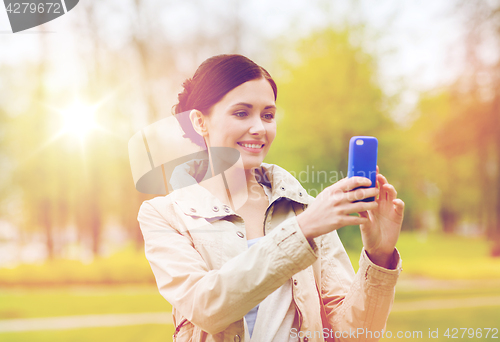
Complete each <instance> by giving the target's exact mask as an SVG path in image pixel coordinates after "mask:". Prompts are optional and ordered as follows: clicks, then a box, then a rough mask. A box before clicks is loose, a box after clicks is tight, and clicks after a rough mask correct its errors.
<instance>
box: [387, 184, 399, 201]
mask: <svg viewBox="0 0 500 342" xmlns="http://www.w3.org/2000/svg"><path fill="white" fill-rule="evenodd" d="M384 189H385V191H386V192H387V200H388V201H391V202H392V201H394V200H395V199H396V198H397V197H398V192H397V191H396V189H395V188H394V186H392V185H391V184H384Z"/></svg>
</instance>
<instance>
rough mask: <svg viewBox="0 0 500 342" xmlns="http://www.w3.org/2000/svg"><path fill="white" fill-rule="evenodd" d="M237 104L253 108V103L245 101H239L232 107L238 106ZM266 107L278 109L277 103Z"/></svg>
mask: <svg viewBox="0 0 500 342" xmlns="http://www.w3.org/2000/svg"><path fill="white" fill-rule="evenodd" d="M237 106H245V107H247V108H250V109H252V108H253V105H252V104H250V103H245V102H238V103H236V104H234V105H232V106H231V107H237ZM264 109H276V106H275V105H270V106H266V107H264Z"/></svg>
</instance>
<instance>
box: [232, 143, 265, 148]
mask: <svg viewBox="0 0 500 342" xmlns="http://www.w3.org/2000/svg"><path fill="white" fill-rule="evenodd" d="M237 144H238V145H240V146H243V147H247V148H262V147H264V144H242V143H237Z"/></svg>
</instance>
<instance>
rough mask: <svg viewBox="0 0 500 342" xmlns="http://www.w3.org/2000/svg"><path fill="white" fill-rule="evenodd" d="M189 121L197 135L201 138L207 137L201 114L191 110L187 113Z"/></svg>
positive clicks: (203, 117) (203, 118)
mask: <svg viewBox="0 0 500 342" xmlns="http://www.w3.org/2000/svg"><path fill="white" fill-rule="evenodd" d="M189 119H190V120H191V124H192V125H193V128H194V130H195V131H196V133H198V134H199V135H201V136H202V137H205V136H206V135H208V130H207V126H206V123H205V116H204V115H203V113H202V112H200V111H199V110H197V109H193V110H192V111H191V112H190V113H189Z"/></svg>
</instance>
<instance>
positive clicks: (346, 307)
mask: <svg viewBox="0 0 500 342" xmlns="http://www.w3.org/2000/svg"><path fill="white" fill-rule="evenodd" d="M314 200H315V198H314V197H312V196H308V202H309V204H311V203H312V202H313V201H314ZM306 207H307V206H306ZM317 243H318V244H319V245H320V248H319V250H320V251H321V256H320V263H321V273H320V274H321V275H320V277H321V281H320V282H319V284H318V287H319V288H320V291H321V298H322V301H323V305H324V307H325V313H326V318H327V320H328V323H329V325H330V328H331V329H332V332H331V333H330V335H329V336H335V332H337V336H340V338H338V339H336V340H339V341H342V342H344V341H346V342H351V341H352V342H354V341H356V342H360V341H377V340H378V339H379V338H375V337H374V335H375V336H380V335H379V334H380V332H381V330H384V331H385V327H386V323H387V319H388V317H389V313H390V310H391V308H392V304H393V302H394V294H395V288H396V282H397V280H398V277H399V274H400V273H401V271H402V267H401V264H402V261H401V258H400V255H399V252H398V250H397V249H394V258H396V260H398V261H397V267H396V269H394V270H390V269H386V268H384V267H381V266H378V265H376V264H374V263H373V262H372V261H371V260H370V258H369V257H368V255H367V254H366V251H365V250H364V248H363V249H362V251H361V256H360V260H359V269H358V272H357V273H355V272H354V269H353V267H352V264H351V261H350V259H349V256H348V255H347V252H346V251H345V249H344V246H343V245H342V242H341V241H340V238H339V236H338V234H337V231H333V232H330V233H328V234H324V235H322V236H321V238H320V239H318V240H317Z"/></svg>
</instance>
